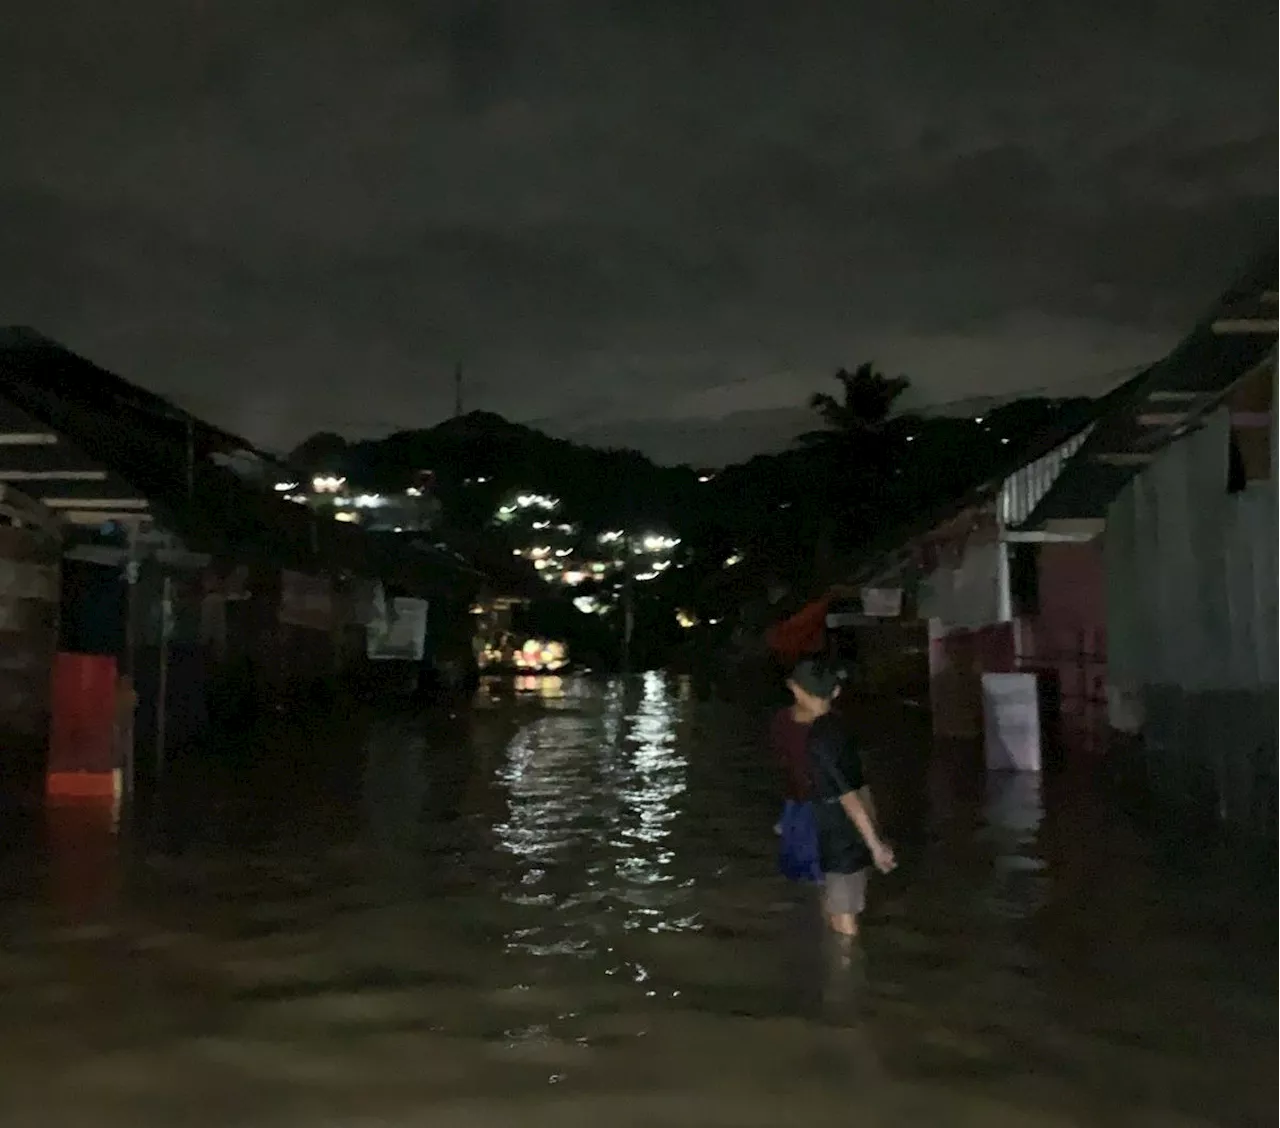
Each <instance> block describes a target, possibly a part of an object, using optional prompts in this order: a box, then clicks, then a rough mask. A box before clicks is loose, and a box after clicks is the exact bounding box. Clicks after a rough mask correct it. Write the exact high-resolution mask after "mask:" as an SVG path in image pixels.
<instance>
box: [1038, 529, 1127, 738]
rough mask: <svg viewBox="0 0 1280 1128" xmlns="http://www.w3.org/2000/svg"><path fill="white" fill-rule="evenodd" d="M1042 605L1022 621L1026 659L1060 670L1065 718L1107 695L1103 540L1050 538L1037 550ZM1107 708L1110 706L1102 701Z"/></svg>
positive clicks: (1093, 707) (1088, 709)
mask: <svg viewBox="0 0 1280 1128" xmlns="http://www.w3.org/2000/svg"><path fill="white" fill-rule="evenodd" d="M1037 556H1038V565H1039V597H1040V598H1039V608H1038V611H1037V613H1036V614H1035V615H1033V616H1031V617H1029V618H1028V619H1025V620H1024V622H1023V635H1022V641H1023V664H1024V666H1028V667H1029V666H1036V667H1039V668H1041V669H1044V668H1048V669H1052V670H1055V671H1056V672H1057V675H1058V679H1059V683H1060V685H1061V687H1062V712H1063V716H1064V718H1071V717H1075V718H1080V717H1084V716H1086V715H1088V714H1090V713H1091V712H1093V711H1096V710H1097V709H1098V708H1099V707H1100V706H1099V705H1097V704H1096V703H1095V704H1092V705H1091V704H1090V698H1097V699H1102V698H1105V696H1106V674H1107V603H1106V573H1105V571H1104V565H1103V558H1102V541H1101V539H1100V538H1099V539H1095V540H1093V541H1090V542H1089V543H1087V544H1046V545H1043V546H1041V548H1040V550H1039V552H1038V554H1037ZM1102 708H1103V709H1104V710H1105V706H1102Z"/></svg>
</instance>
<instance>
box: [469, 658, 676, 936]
mask: <svg viewBox="0 0 1280 1128" xmlns="http://www.w3.org/2000/svg"><path fill="white" fill-rule="evenodd" d="M578 703H579V705H580V711H579V712H577V713H575V714H572V715H570V714H556V715H551V716H544V717H540V718H538V719H536V720H534V721H531V722H530V723H529V724H527V725H526V726H524V727H523V728H522V729H521V730H520V731H519V732H518V733H517V734H516V735H515V736H514V738H513V739H512V740H511V741H510V743H509V744H508V746H507V755H506V758H505V761H504V763H503V764H502V766H501V767H500V768H499V769H498V771H497V772H496V778H497V781H498V783H499V784H500V785H501V786H502V787H503V788H505V790H506V793H507V812H508V815H507V818H506V820H505V821H503V822H500V823H498V824H496V825H495V826H494V828H493V830H494V835H495V837H496V839H497V841H498V843H499V844H500V845H501V847H502V848H503V849H504V850H506V851H507V852H508V853H510V854H511V855H513V856H514V857H515V858H516V859H518V861H519V862H520V864H521V866H522V873H521V877H520V880H519V883H518V885H517V886H516V887H514V888H512V889H510V890H509V891H507V892H505V893H504V894H503V896H504V899H506V900H508V901H510V902H512V903H513V904H517V905H520V906H524V907H534V906H536V907H539V908H543V909H548V910H553V911H552V913H551V914H550V915H544V916H543V918H542V923H541V924H539V925H537V926H530V927H524V928H521V929H518V930H515V931H513V932H511V933H509V934H508V939H507V945H508V948H509V949H511V950H516V951H524V952H528V953H531V954H536V955H549V954H562V955H574V956H580V957H581V956H593V955H599V954H602V953H603V952H608V951H611V950H612V949H611V948H609V947H608V946H607V945H605V944H604V943H603V941H602V940H601V938H600V927H599V925H600V916H599V914H601V913H609V914H611V915H612V917H613V919H615V920H616V921H617V922H618V923H619V925H620V927H621V929H622V931H624V932H629V931H632V930H634V929H647V930H648V931H651V932H658V931H669V930H674V931H680V930H686V929H696V928H697V919H696V914H690V913H687V912H686V913H682V912H679V911H677V908H678V906H679V905H681V904H687V903H688V900H689V896H690V893H689V888H690V887H691V886H692V885H693V884H694V880H693V879H692V878H691V879H688V880H687V881H685V882H684V883H683V887H681V885H680V883H679V882H678V879H677V876H676V874H675V872H674V870H673V868H672V864H673V862H674V860H675V856H676V855H675V852H674V850H673V849H672V847H671V844H670V838H671V835H672V832H673V830H674V828H675V824H676V822H677V820H678V819H679V818H680V816H681V814H682V811H681V807H680V805H679V800H680V797H681V796H682V795H683V793H684V792H685V790H686V782H685V776H686V770H687V760H686V752H685V750H684V749H683V748H682V747H681V746H680V744H679V742H678V740H677V733H676V726H677V720H678V714H677V706H678V700H677V695H676V693H675V692H673V688H672V685H671V683H670V681H669V680H668V679H667V678H666V677H664V676H663V675H661V674H658V673H649V674H646V675H644V677H643V679H642V681H641V683H640V691H639V694H638V700H636V699H635V695H634V694H629V693H628V691H627V689H626V688H624V687H623V686H622V685H621V684H617V683H615V684H614V685H612V686H609V687H607V688H606V689H605V690H604V691H603V693H601V694H599V695H597V696H595V697H588V696H586V695H585V694H584V695H581V696H579V697H578ZM586 796H590V797H591V799H590V801H589V802H584V797H586Z"/></svg>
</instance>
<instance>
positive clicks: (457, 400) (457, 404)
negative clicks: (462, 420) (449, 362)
mask: <svg viewBox="0 0 1280 1128" xmlns="http://www.w3.org/2000/svg"><path fill="white" fill-rule="evenodd" d="M461 415H462V365H461V364H455V365H454V367H453V417H454V418H455V419H457V418H459V417H460V416H461Z"/></svg>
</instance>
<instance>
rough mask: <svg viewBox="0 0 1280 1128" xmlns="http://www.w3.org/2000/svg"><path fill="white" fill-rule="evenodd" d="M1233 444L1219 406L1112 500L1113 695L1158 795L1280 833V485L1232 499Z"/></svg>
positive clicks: (1235, 823)
mask: <svg viewBox="0 0 1280 1128" xmlns="http://www.w3.org/2000/svg"><path fill="white" fill-rule="evenodd" d="M1272 380H1273V386H1274V372H1273V373H1272ZM1274 411H1275V408H1274V400H1273V404H1272V408H1271V420H1272V421H1271V448H1272V452H1273V457H1272V463H1271V464H1272V466H1275V465H1276V460H1275V457H1274V452H1275V442H1276V439H1275V416H1274ZM1228 450H1229V418H1228V413H1227V411H1226V410H1223V411H1220V412H1218V413H1217V414H1215V415H1214V416H1212V417H1211V418H1209V419H1208V420H1207V421H1206V425H1205V426H1204V427H1203V428H1202V429H1201V430H1199V431H1197V432H1195V433H1193V434H1191V435H1189V436H1188V437H1186V438H1184V439H1183V440H1181V441H1180V442H1177V443H1175V444H1173V445H1172V446H1170V447H1169V448H1167V449H1166V450H1165V451H1164V452H1163V453H1162V454H1161V455H1160V457H1159V458H1158V459H1157V460H1156V461H1155V462H1153V463H1152V464H1151V465H1150V466H1149V467H1148V468H1147V469H1146V470H1145V471H1144V472H1143V473H1142V474H1140V475H1138V476H1137V477H1136V478H1135V479H1134V480H1133V481H1132V482H1131V483H1130V484H1129V485H1128V486H1127V487H1126V489H1125V490H1124V491H1123V492H1122V493H1121V494H1120V495H1119V496H1118V497H1117V498H1116V500H1115V501H1114V502H1113V504H1112V505H1111V507H1110V512H1109V514H1108V518H1107V538H1106V546H1105V557H1106V577H1107V609H1108V616H1107V634H1108V640H1109V651H1110V669H1109V678H1110V683H1111V684H1110V692H1111V696H1112V698H1113V717H1114V719H1115V720H1116V722H1117V723H1118V725H1119V726H1120V727H1125V728H1129V729H1136V728H1140V730H1141V732H1142V737H1143V741H1142V743H1143V747H1144V757H1145V762H1144V770H1145V775H1146V778H1147V780H1148V782H1149V784H1150V785H1151V788H1152V790H1153V791H1154V792H1155V794H1156V797H1157V798H1158V799H1161V800H1163V801H1165V804H1166V805H1168V806H1171V807H1175V808H1181V809H1183V810H1184V811H1190V812H1194V813H1195V814H1197V815H1200V816H1203V817H1205V818H1207V819H1213V820H1215V821H1216V822H1217V823H1219V824H1221V825H1223V826H1225V827H1227V828H1230V829H1232V830H1236V831H1239V832H1242V833H1245V834H1248V835H1251V836H1252V835H1260V836H1263V837H1267V838H1269V839H1270V840H1271V841H1273V842H1274V836H1275V833H1276V821H1275V819H1276V805H1275V797H1276V749H1277V728H1276V711H1277V668H1276V667H1277V663H1276V650H1277V634H1276V614H1277V605H1276V590H1277V556H1276V538H1277V522H1276V504H1277V493H1276V481H1275V477H1274V474H1273V475H1272V477H1271V479H1270V480H1269V481H1254V482H1250V483H1249V484H1248V486H1247V487H1246V488H1245V489H1244V490H1243V491H1241V492H1239V493H1235V494H1229V493H1228V492H1227V466H1228Z"/></svg>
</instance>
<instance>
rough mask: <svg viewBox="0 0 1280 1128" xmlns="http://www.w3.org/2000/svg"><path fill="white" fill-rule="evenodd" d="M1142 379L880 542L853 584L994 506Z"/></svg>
mask: <svg viewBox="0 0 1280 1128" xmlns="http://www.w3.org/2000/svg"><path fill="white" fill-rule="evenodd" d="M1139 379H1141V376H1138V377H1134V378H1132V379H1130V380H1128V381H1126V382H1125V383H1124V384H1121V385H1120V386H1119V387H1118V388H1116V389H1114V390H1113V391H1111V392H1109V393H1108V394H1107V395H1105V396H1102V397H1101V398H1099V399H1096V400H1089V401H1087V402H1085V403H1081V404H1076V405H1073V406H1072V407H1071V408H1069V409H1068V410H1066V411H1065V412H1064V414H1063V416H1062V418H1061V419H1060V420H1059V421H1058V422H1057V424H1056V425H1054V426H1053V427H1050V428H1048V429H1047V430H1044V431H1040V432H1038V433H1037V434H1035V435H1033V436H1032V437H1031V438H1030V439H1029V440H1028V441H1027V442H1025V443H1023V444H1021V445H1020V446H1011V447H1010V449H1009V451H1008V452H1007V457H1005V458H1004V459H1002V460H1001V463H1000V465H999V466H998V467H997V469H996V473H994V474H992V475H989V476H988V477H987V478H985V479H984V480H983V481H981V482H979V483H976V484H975V485H974V486H973V488H972V489H970V490H969V491H968V492H967V493H964V494H962V495H960V496H959V497H956V498H953V499H951V500H949V501H946V502H944V503H942V504H941V505H938V506H935V507H934V508H932V509H929V510H927V511H926V512H925V513H923V514H921V515H918V516H916V517H914V518H912V519H911V520H909V521H906V522H904V523H903V524H901V525H897V526H895V527H894V528H893V529H891V530H890V531H889V532H887V533H885V534H883V535H882V536H880V537H877V538H876V539H875V541H874V542H873V543H872V544H871V545H869V546H868V547H867V548H866V549H864V550H863V552H862V553H861V554H860V555H859V556H858V558H857V560H856V561H855V563H854V565H853V567H852V568H851V569H850V570H849V572H848V580H847V582H849V583H854V584H857V583H867V582H869V581H870V580H872V579H875V578H876V577H879V576H883V575H885V574H887V573H888V572H890V571H891V570H893V569H894V568H895V567H896V566H897V564H898V562H899V561H900V560H904V559H905V558H906V557H908V556H909V555H910V554H911V551H912V549H913V548H914V546H915V545H916V544H918V543H920V542H922V541H923V540H925V539H926V538H928V537H929V536H930V535H931V534H932V533H933V532H934V531H935V530H937V529H939V528H941V527H942V526H944V525H946V524H948V523H950V522H951V521H954V520H955V519H956V518H957V517H959V516H960V515H961V514H963V513H965V512H966V511H968V510H971V509H974V508H978V507H981V506H985V505H988V504H990V503H991V502H992V501H993V500H994V499H995V498H996V497H997V495H998V494H999V493H1000V489H1001V487H1002V486H1003V485H1004V483H1005V482H1006V481H1007V480H1008V478H1009V477H1010V476H1011V475H1013V474H1015V473H1017V472H1018V471H1019V470H1021V469H1022V468H1023V467H1025V466H1028V465H1030V464H1032V463H1034V462H1036V461H1037V460H1039V459H1041V458H1045V457H1046V456H1048V455H1051V454H1052V453H1053V452H1054V451H1056V450H1058V449H1059V448H1060V447H1061V446H1062V445H1063V444H1064V443H1067V442H1070V441H1071V440H1072V439H1073V438H1074V437H1075V436H1077V435H1079V434H1080V433H1081V432H1082V431H1084V430H1086V429H1088V428H1090V427H1093V426H1095V425H1096V424H1097V422H1098V421H1099V420H1100V419H1102V418H1103V417H1104V416H1106V415H1107V414H1108V413H1109V412H1111V411H1112V410H1114V409H1115V407H1116V405H1117V404H1119V403H1122V402H1123V401H1124V400H1125V398H1126V397H1127V396H1128V395H1129V394H1130V391H1131V389H1132V388H1133V387H1134V385H1135V384H1136V382H1137V381H1138V380H1139Z"/></svg>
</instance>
